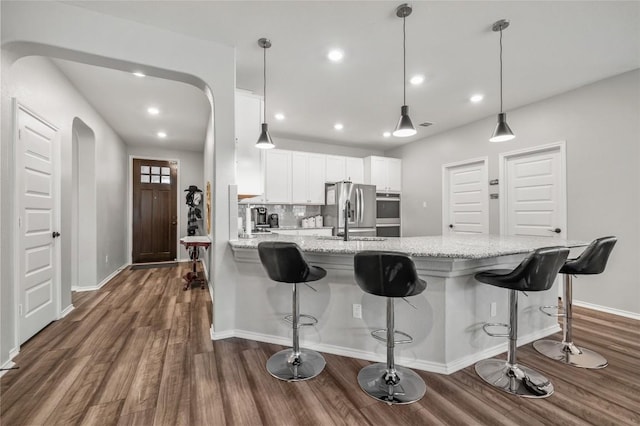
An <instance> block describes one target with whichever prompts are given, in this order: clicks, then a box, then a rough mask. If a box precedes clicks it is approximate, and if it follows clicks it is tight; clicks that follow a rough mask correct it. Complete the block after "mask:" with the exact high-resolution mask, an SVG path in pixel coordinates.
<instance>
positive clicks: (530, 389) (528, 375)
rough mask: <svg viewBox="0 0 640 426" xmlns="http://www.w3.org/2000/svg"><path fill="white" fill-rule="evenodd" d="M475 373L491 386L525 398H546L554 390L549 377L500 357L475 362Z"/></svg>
mask: <svg viewBox="0 0 640 426" xmlns="http://www.w3.org/2000/svg"><path fill="white" fill-rule="evenodd" d="M476 373H478V376H480V377H481V378H482V380H484V381H485V382H487V383H489V384H490V385H491V386H493V387H496V388H498V389H500V390H502V391H504V392H507V393H510V394H512V395H518V396H522V397H525V398H546V397H548V396H551V394H553V390H554V389H553V384H552V383H551V382H550V381H549V379H547V378H546V377H544V376H543V375H542V374H540V373H538V372H537V371H535V370H532V369H531V368H528V367H524V366H522V365H518V364H516V365H509V364H508V363H507V361H506V360H502V359H485V360H483V361H479V362H477V363H476Z"/></svg>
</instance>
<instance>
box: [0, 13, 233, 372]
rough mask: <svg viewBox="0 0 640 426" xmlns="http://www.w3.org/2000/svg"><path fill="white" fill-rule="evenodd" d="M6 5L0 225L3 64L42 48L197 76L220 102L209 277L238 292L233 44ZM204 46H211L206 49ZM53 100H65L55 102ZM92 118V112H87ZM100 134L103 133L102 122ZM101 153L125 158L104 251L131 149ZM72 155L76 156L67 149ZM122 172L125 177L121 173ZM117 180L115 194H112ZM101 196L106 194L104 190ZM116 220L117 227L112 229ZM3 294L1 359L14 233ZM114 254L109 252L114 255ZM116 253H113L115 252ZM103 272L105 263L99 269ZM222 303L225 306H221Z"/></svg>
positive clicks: (220, 322) (118, 234)
mask: <svg viewBox="0 0 640 426" xmlns="http://www.w3.org/2000/svg"><path fill="white" fill-rule="evenodd" d="M0 7H1V8H2V9H1V10H2V28H1V29H2V55H3V56H2V63H1V66H2V99H1V102H2V104H1V106H2V108H1V110H2V111H1V113H2V116H1V119H2V141H3V144H2V151H1V152H0V164H1V169H0V173H1V176H2V180H1V185H0V195H1V197H0V200H2V203H1V204H0V210H1V214H0V218H1V223H0V229H1V231H2V235H10V232H11V229H12V216H13V215H12V211H11V206H10V204H9V203H7V202H5V201H4V200H5V197H9V199H10V197H11V194H12V193H13V188H12V181H11V179H10V178H11V176H12V174H13V167H12V164H11V162H10V161H9V160H10V155H9V154H10V152H8V150H7V149H6V148H5V145H6V144H5V143H4V141H9V140H11V138H12V137H13V129H12V128H11V125H10V122H11V112H10V111H11V108H10V97H9V95H8V94H7V91H6V90H5V86H6V81H5V80H6V78H5V77H6V71H5V70H6V69H7V68H8V67H9V66H11V64H12V63H13V62H14V61H16V60H17V59H19V58H20V57H23V56H28V55H43V56H50V57H56V58H61V59H67V60H74V61H78V62H83V63H88V64H91V65H97V66H106V67H110V68H114V69H119V70H122V71H130V70H131V69H133V68H140V69H143V70H144V71H146V74H147V75H152V76H154V77H159V78H167V79H173V80H177V81H181V82H184V83H188V84H192V85H194V86H196V87H199V88H200V89H202V90H204V91H205V93H206V94H207V97H208V99H209V101H210V102H211V103H212V105H214V104H215V111H216V113H215V115H214V120H213V121H212V123H211V128H212V129H211V131H213V132H214V133H213V137H214V139H215V152H214V153H213V158H211V159H210V160H208V161H211V163H210V164H211V167H210V169H209V171H210V173H211V174H210V175H208V176H205V180H209V181H211V182H212V183H213V197H214V198H213V200H212V205H213V211H214V215H213V217H214V221H213V228H214V230H213V234H214V235H215V236H216V240H215V241H214V243H213V245H212V248H211V250H212V257H211V259H212V263H214V264H215V265H212V268H211V270H213V273H214V274H215V276H213V277H211V276H210V279H211V281H212V282H213V283H214V285H216V286H220V287H222V288H223V289H224V290H225V291H227V292H229V293H230V294H232V295H235V286H234V283H233V279H232V273H233V271H232V269H231V266H230V265H229V258H230V249H229V247H228V234H229V201H228V195H227V194H228V187H229V185H230V184H232V183H233V182H234V179H235V171H234V149H235V144H234V125H233V123H234V94H235V58H234V50H233V48H231V47H229V46H225V45H222V44H218V43H214V42H210V41H204V40H199V39H195V38H191V37H187V36H184V35H181V34H177V33H173V32H170V31H165V30H162V29H159V28H156V27H151V26H147V25H144V24H139V23H135V22H132V21H127V20H123V19H119V18H115V17H111V16H107V15H102V14H99V13H95V12H92V11H88V10H86V9H83V8H80V7H76V6H72V5H69V4H63V3H59V2H1V3H0ZM203 52H206V54H205V53H203ZM50 107H51V108H60V105H57V104H52V105H50ZM83 121H85V123H87V124H88V125H93V123H92V122H91V120H88V119H87V120H83ZM93 130H94V131H95V132H96V139H98V138H99V135H98V130H97V129H93ZM97 155H98V159H99V160H100V161H101V162H105V163H106V164H111V163H113V162H117V161H121V163H120V164H121V165H122V166H121V169H116V170H111V171H110V174H109V175H106V176H100V177H99V178H98V179H105V181H104V194H105V196H107V197H108V198H107V199H105V200H104V201H103V202H115V200H119V199H122V204H121V206H120V208H121V209H120V210H119V212H120V214H119V215H112V216H111V217H108V216H105V215H108V214H109V211H108V209H106V208H100V205H99V207H98V212H99V213H98V214H99V216H98V223H100V224H101V226H102V224H105V225H106V226H108V231H109V235H108V237H107V240H106V241H105V243H104V245H103V246H102V247H98V250H99V252H98V258H99V259H100V258H102V259H104V256H105V250H111V247H112V246H113V245H114V244H118V241H117V240H118V239H120V240H121V241H120V244H124V243H125V241H124V240H125V239H126V237H125V235H126V227H127V225H126V224H127V221H126V218H124V217H121V215H122V214H126V204H125V198H124V197H123V196H124V195H125V194H126V176H127V162H126V158H125V157H126V151H125V150H124V149H122V150H121V152H117V153H116V152H111V151H109V152H100V151H99V150H98V152H97ZM69 157H71V156H70V155H69ZM123 178H124V180H122V179H123ZM116 188H117V191H118V195H117V196H114V198H111V197H112V195H111V194H113V192H112V191H113V190H115V189H116ZM100 196H102V194H100ZM114 221H117V222H118V223H117V226H118V227H119V229H113V228H114V226H116V224H114V226H111V225H112V222H114ZM0 252H1V256H0V272H1V274H2V276H1V282H0V295H1V296H2V302H1V304H2V306H1V308H2V309H1V311H2V314H1V315H2V318H1V319H2V324H1V325H2V327H1V328H0V364H2V363H4V362H6V361H7V360H8V358H9V350H10V348H12V346H13V344H14V342H15V321H14V312H13V308H14V307H13V303H12V302H11V301H12V300H13V290H12V286H11V284H10V283H12V282H13V271H12V269H11V268H10V266H11V265H12V262H13V256H12V252H13V247H12V243H11V241H7V239H2V241H0ZM111 259H112V257H110V261H111ZM114 260H115V259H114ZM103 272H104V266H103V265H100V266H99V268H98V273H99V274H102V273H103ZM228 304H229V301H228V300H226V299H221V300H215V301H214V318H213V321H214V326H216V327H220V328H221V329H223V330H224V329H232V328H233V324H234V317H233V315H232V312H231V313H230V312H229V311H228V309H231V311H233V306H231V307H228ZM220 305H222V306H223V308H222V309H218V307H219V306H220Z"/></svg>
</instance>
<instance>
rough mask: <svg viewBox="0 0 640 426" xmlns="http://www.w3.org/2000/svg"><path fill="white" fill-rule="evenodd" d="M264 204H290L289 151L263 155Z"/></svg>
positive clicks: (273, 151) (275, 150) (275, 151)
mask: <svg viewBox="0 0 640 426" xmlns="http://www.w3.org/2000/svg"><path fill="white" fill-rule="evenodd" d="M264 168H265V170H264V171H265V196H264V202H265V203H272V204H273V203H282V204H290V203H291V151H283V150H279V149H270V150H268V151H267V152H266V153H265V162H264Z"/></svg>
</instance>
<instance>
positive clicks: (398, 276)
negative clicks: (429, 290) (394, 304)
mask: <svg viewBox="0 0 640 426" xmlns="http://www.w3.org/2000/svg"><path fill="white" fill-rule="evenodd" d="M353 269H354V273H355V279H356V283H358V286H360V288H361V289H362V290H364V291H365V292H367V293H371V294H375V295H376V296H384V297H407V296H414V295H416V294H420V293H422V292H423V291H424V289H425V288H426V287H427V283H426V282H425V281H423V280H421V279H420V278H418V273H417V272H416V266H415V264H414V263H413V260H411V258H410V257H409V256H407V255H406V254H403V253H397V252H383V251H371V250H369V251H362V252H360V253H357V254H356V255H355V257H354V260H353Z"/></svg>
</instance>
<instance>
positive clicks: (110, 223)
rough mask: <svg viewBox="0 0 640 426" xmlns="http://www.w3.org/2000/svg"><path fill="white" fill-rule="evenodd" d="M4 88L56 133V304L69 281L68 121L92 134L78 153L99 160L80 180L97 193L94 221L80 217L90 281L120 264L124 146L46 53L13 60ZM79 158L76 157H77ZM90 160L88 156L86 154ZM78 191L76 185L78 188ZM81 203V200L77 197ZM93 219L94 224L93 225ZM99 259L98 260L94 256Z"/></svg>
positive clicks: (70, 158)
mask: <svg viewBox="0 0 640 426" xmlns="http://www.w3.org/2000/svg"><path fill="white" fill-rule="evenodd" d="M3 77H4V78H5V82H6V84H7V85H6V87H5V88H6V91H5V92H4V93H3V97H5V96H6V97H15V98H16V99H17V100H18V102H20V103H22V104H23V105H25V106H26V107H27V108H30V109H31V110H33V111H34V112H36V113H38V114H40V115H42V117H44V118H45V119H47V120H50V121H51V122H52V123H53V124H54V125H55V126H57V127H58V128H59V129H60V134H61V147H60V148H61V160H62V164H61V167H60V170H61V175H62V176H61V181H62V194H61V204H62V211H61V218H62V229H61V231H60V232H61V234H62V237H61V240H62V241H63V244H62V250H63V252H62V264H63V268H62V271H63V275H62V284H63V300H62V302H63V303H62V307H63V308H64V307H66V306H68V305H69V304H70V303H71V300H70V292H69V288H70V287H69V283H70V282H71V268H70V265H72V264H73V261H72V259H71V238H72V232H71V229H72V226H71V216H72V212H71V206H72V202H71V200H72V198H73V196H74V195H73V190H74V188H73V185H72V169H73V167H74V164H73V155H72V140H73V122H74V119H75V118H76V117H78V118H80V119H81V120H82V121H83V122H84V123H85V124H86V125H87V126H88V127H89V128H90V129H91V130H92V131H93V132H94V135H95V146H94V147H90V148H89V149H87V150H81V152H82V153H83V154H82V155H93V156H95V158H99V159H100V161H94V164H95V169H94V170H93V176H92V177H93V179H92V180H93V182H87V179H85V180H84V185H85V186H86V185H90V187H89V188H88V189H87V190H86V191H85V192H86V193H85V194H82V193H81V196H82V195H84V196H85V197H88V196H90V195H94V196H95V194H96V193H97V194H100V196H99V197H97V198H96V211H95V212H94V213H96V214H97V218H96V220H87V221H83V226H92V227H93V229H90V230H86V231H87V232H86V234H85V235H88V236H91V237H92V238H93V239H94V241H93V242H92V245H94V247H97V251H96V250H92V251H93V253H94V256H97V260H96V259H94V262H97V268H96V270H95V272H94V274H96V275H95V276H93V277H90V278H89V280H90V281H92V282H93V284H94V285H95V284H96V283H98V282H100V281H101V280H102V279H103V278H105V277H106V276H108V275H109V274H110V273H111V272H113V271H114V270H115V269H117V268H118V267H120V266H122V264H124V263H125V256H124V253H125V251H124V250H125V246H124V241H125V239H124V234H123V233H122V228H121V221H122V218H123V216H122V209H123V208H124V201H125V199H124V196H123V193H122V184H123V183H124V182H126V174H125V175H124V176H123V172H125V170H126V169H125V167H124V164H123V160H125V158H126V157H125V146H124V143H123V142H122V140H121V139H120V138H119V137H118V135H117V134H116V133H115V132H114V131H113V130H112V129H111V127H109V125H108V124H107V123H106V122H105V121H104V120H103V119H102V117H101V116H100V115H99V114H98V113H97V112H96V111H95V110H94V109H93V107H92V106H91V105H90V104H89V103H88V102H87V101H86V100H85V99H84V98H83V97H82V95H80V93H78V91H77V90H76V89H75V87H74V86H73V85H72V84H71V83H70V82H69V81H68V80H67V78H66V77H65V76H64V74H62V73H61V72H60V70H59V69H58V68H57V67H56V66H55V65H54V64H53V63H52V62H51V61H50V60H49V59H47V58H43V57H37V56H30V57H25V58H22V59H20V60H18V61H17V62H16V63H15V64H14V65H13V66H12V67H11V68H10V69H9V72H8V74H7V75H6V76H3ZM79 160H82V158H80V157H79ZM89 160H91V159H89ZM80 189H81V190H82V185H81V188H80ZM80 202H82V199H80ZM96 221H97V223H99V224H100V225H99V226H97V227H96ZM107 255H108V256H109V262H105V261H104V259H105V256H107ZM100 259H102V262H100V261H99V260H100Z"/></svg>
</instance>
